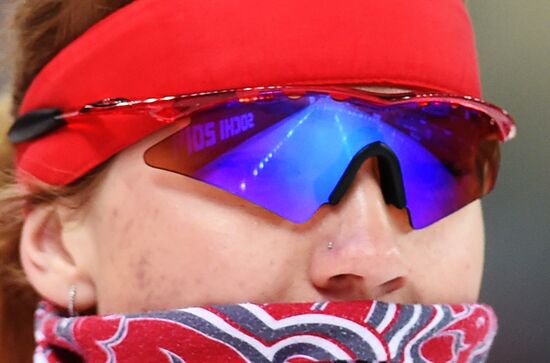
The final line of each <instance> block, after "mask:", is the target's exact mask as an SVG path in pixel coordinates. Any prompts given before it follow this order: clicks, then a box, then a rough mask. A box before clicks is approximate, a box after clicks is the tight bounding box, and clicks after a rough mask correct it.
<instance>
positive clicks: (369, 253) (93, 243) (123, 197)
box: [68, 127, 484, 314]
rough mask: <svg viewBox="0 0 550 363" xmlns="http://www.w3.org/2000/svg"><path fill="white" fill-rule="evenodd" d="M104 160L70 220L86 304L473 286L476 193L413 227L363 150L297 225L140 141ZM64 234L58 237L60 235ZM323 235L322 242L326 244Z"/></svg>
mask: <svg viewBox="0 0 550 363" xmlns="http://www.w3.org/2000/svg"><path fill="white" fill-rule="evenodd" d="M173 129H174V127H171V128H168V129H164V130H161V131H159V132H158V133H156V134H154V135H152V136H150V137H148V138H146V139H144V140H142V141H141V142H139V143H138V144H135V145H134V146H132V147H130V148H128V149H126V150H125V151H124V152H122V153H120V154H119V155H118V156H117V157H116V158H114V160H113V161H112V162H111V164H110V166H109V167H108V169H107V171H106V175H105V178H104V179H103V180H102V182H101V184H100V185H99V187H98V189H97V191H96V192H95V194H94V198H92V200H91V202H90V204H89V205H88V206H87V213H85V214H82V215H81V216H80V217H79V219H78V221H77V223H74V225H73V226H72V228H73V230H77V233H78V236H79V237H78V240H76V239H75V240H74V241H69V242H70V243H75V244H78V248H77V249H75V252H74V253H76V254H78V253H80V254H82V256H80V257H79V258H77V259H76V260H78V261H81V262H80V263H81V265H82V266H81V268H82V270H83V271H84V272H85V273H86V274H87V276H88V277H89V279H90V281H92V282H93V285H94V288H95V299H96V305H97V311H98V313H101V314H104V313H131V312H141V311H146V310H165V309H171V308H180V307H187V306H197V305H209V304H223V303H239V302H255V303H264V302H298V301H320V300H358V299H377V300H383V301H390V302H398V303H466V302H474V301H475V300H476V299H477V297H478V292H479V288H480V281H481V274H482V266H483V249H484V235H483V220H482V214H481V204H480V202H479V201H476V202H474V203H472V204H470V205H468V206H467V207H465V208H463V209H461V210H460V211H458V212H456V213H454V214H452V215H450V216H448V217H447V218H445V219H443V220H441V221H439V222H437V223H435V224H434V225H432V226H430V227H427V228H425V229H422V230H413V229H412V228H411V227H410V225H409V223H408V217H407V213H406V211H405V210H399V209H397V208H395V207H394V206H392V205H387V204H385V202H384V198H383V196H382V193H381V190H380V187H379V184H378V173H377V166H376V160H375V159H372V158H371V159H369V160H367V161H366V162H365V163H364V164H363V166H362V169H361V170H360V172H358V173H357V175H356V177H355V180H354V182H353V184H352V186H351V187H350V189H349V190H348V191H347V193H346V195H345V196H344V198H343V199H342V200H341V201H340V203H339V204H338V205H335V206H329V205H324V206H323V207H321V209H319V210H318V211H317V212H316V214H315V215H314V216H313V218H312V219H311V220H309V221H308V222H307V223H305V224H301V225H297V224H293V223H291V222H289V221H287V220H284V219H282V218H281V217H278V216H276V215H274V214H272V213H270V212H268V211H266V210H264V209H262V208H260V207H258V206H255V205H253V204H252V203H250V202H247V201H245V200H243V199H240V198H238V197H236V196H233V195H230V194H229V193H227V192H224V191H221V190H218V189H216V188H214V187H212V186H209V185H206V184H204V183H201V182H199V181H196V180H193V179H191V178H188V177H185V176H182V175H178V174H175V173H171V172H167V171H162V170H157V169H153V168H151V167H149V166H147V165H146V164H145V163H144V161H143V153H144V151H145V150H146V149H147V148H148V147H150V146H151V145H153V144H154V143H155V142H156V141H159V140H161V139H162V138H164V137H166V136H167V135H168V134H170V132H172V131H173ZM69 242H68V243H69ZM329 243H330V245H331V247H332V248H329Z"/></svg>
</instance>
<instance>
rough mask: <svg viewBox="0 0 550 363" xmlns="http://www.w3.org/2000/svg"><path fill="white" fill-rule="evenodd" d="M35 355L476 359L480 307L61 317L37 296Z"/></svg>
mask: <svg viewBox="0 0 550 363" xmlns="http://www.w3.org/2000/svg"><path fill="white" fill-rule="evenodd" d="M35 318H36V323H35V324H36V332H35V336H36V340H37V343H38V345H37V348H36V351H35V362H47V363H53V362H56V363H57V362H61V363H65V362H112V363H114V362H140V363H147V362H170V363H183V362H186V363H195V362H254V363H256V362H288V363H305V362H334V361H342V362H415V363H416V362H437V363H439V362H483V361H485V359H486V358H487V354H488V351H489V348H490V346H491V343H492V341H493V338H494V336H495V333H496V329H497V321H496V316H495V314H494V312H493V310H492V309H491V308H490V307H488V306H486V305H478V304H470V305H467V304H464V305H444V304H437V305H404V304H391V303H384V302H379V301H354V302H320V303H288V304H261V305H258V304H250V303H246V304H235V305H218V306H210V307H191V308H184V309H178V310H168V311H158V312H147V313H141V314H126V315H122V314H115V315H105V316H99V315H89V316H79V317H66V316H64V313H63V311H62V310H56V308H55V307H54V306H53V305H51V304H50V303H47V302H41V303H40V305H39V307H38V309H37V311H36V314H35Z"/></svg>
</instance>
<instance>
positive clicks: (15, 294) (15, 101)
mask: <svg viewBox="0 0 550 363" xmlns="http://www.w3.org/2000/svg"><path fill="white" fill-rule="evenodd" d="M130 2H131V0H25V1H23V0H21V1H14V3H13V4H12V11H11V12H12V13H11V14H10V16H9V19H8V22H7V27H6V28H7V32H9V35H10V36H9V38H11V39H13V40H12V41H10V42H11V43H12V44H10V45H9V47H8V48H11V52H8V53H9V54H10V56H11V60H10V63H11V65H10V69H9V71H8V73H9V77H10V79H11V84H12V92H11V99H10V101H8V102H3V103H2V102H0V125H2V127H1V128H0V132H2V135H5V129H6V125H9V124H10V118H12V117H13V115H15V114H16V112H17V109H18V108H19V105H20V103H21V100H22V98H23V96H24V94H25V92H26V90H27V88H28V87H29V85H30V83H31V82H32V80H33V79H34V77H35V76H36V75H37V73H38V72H39V71H40V70H41V69H42V68H43V67H44V65H45V64H46V63H48V62H49V61H50V60H51V59H52V58H53V57H54V56H55V55H56V54H57V53H58V52H59V51H60V50H61V49H62V48H64V47H65V46H66V45H67V44H69V43H70V42H72V41H73V40H74V39H75V38H77V37H78V36H79V35H80V34H82V33H83V32H84V31H85V30H86V29H88V28H89V27H90V26H91V25H93V24H94V23H96V22H97V21H99V20H100V19H102V18H104V17H105V16H107V15H108V14H110V13H112V12H113V11H115V10H117V9H119V8H121V7H122V6H124V5H126V4H128V3H130ZM4 48H6V47H4ZM10 113H11V115H12V117H10V116H9V115H10ZM0 142H1V148H0V153H1V155H0V168H1V172H0V179H1V180H0V362H31V361H32V352H33V350H34V339H33V312H34V309H35V308H36V303H37V301H38V296H37V294H36V292H35V291H34V290H33V289H32V287H31V286H30V285H29V283H28V281H27V279H26V278H25V275H24V272H23V270H22V268H21V263H20V256H19V240H20V235H21V228H22V225H23V222H24V217H23V206H25V205H30V206H32V205H38V204H44V203H54V202H57V201H58V200H61V199H67V198H73V197H75V196H78V197H82V196H83V195H85V194H87V192H89V191H90V190H91V189H92V185H94V184H95V183H94V180H96V179H98V174H99V171H100V170H101V169H102V168H99V169H98V170H96V171H95V172H93V173H91V174H89V175H88V176H87V177H86V178H84V179H81V180H79V181H77V182H76V183H74V184H72V185H71V186H68V187H63V188H54V187H50V186H47V185H37V188H33V192H32V193H23V192H22V191H21V188H18V187H17V184H16V183H15V180H14V176H13V174H14V173H13V164H12V161H11V160H12V155H11V152H10V149H9V148H8V147H7V141H6V140H5V138H3V137H2V138H0ZM78 201H80V202H82V201H83V199H82V198H78Z"/></svg>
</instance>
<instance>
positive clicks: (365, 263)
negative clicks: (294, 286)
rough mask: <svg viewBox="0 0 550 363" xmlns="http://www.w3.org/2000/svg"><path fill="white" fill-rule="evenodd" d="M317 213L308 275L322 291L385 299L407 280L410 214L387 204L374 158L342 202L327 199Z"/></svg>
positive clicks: (339, 297) (349, 297) (328, 294)
mask: <svg viewBox="0 0 550 363" xmlns="http://www.w3.org/2000/svg"><path fill="white" fill-rule="evenodd" d="M314 218H315V219H317V220H318V222H319V225H320V229H319V236H320V237H319V241H316V245H315V246H314V247H313V252H312V254H311V260H310V266H309V275H310V279H311V282H312V284H313V285H314V286H315V288H316V289H317V290H318V291H319V292H320V293H321V294H322V295H323V297H325V298H327V299H330V300H356V299H381V298H383V297H384V296H385V295H387V294H389V293H392V292H394V291H396V290H399V289H401V288H402V287H403V286H405V284H406V283H407V275H408V270H409V269H408V266H407V263H406V261H405V260H404V258H403V256H402V254H401V251H400V248H399V243H398V242H399V235H400V234H401V233H403V230H402V228H403V226H408V220H407V216H406V214H405V212H404V211H399V210H397V209H396V208H395V207H393V206H389V205H386V203H385V201H384V197H383V194H382V191H381V188H380V173H379V170H378V163H377V160H376V159H375V158H370V159H367V160H366V161H365V162H364V163H363V164H362V166H361V168H360V169H359V170H358V172H357V174H356V176H355V178H354V180H353V182H352V184H351V185H350V187H349V189H348V190H347V192H346V194H345V195H344V196H343V197H342V199H341V200H340V202H339V203H338V204H337V205H334V206H333V205H324V206H323V207H322V208H321V209H320V210H318V211H317V213H316V215H315V216H314ZM409 228H410V227H409Z"/></svg>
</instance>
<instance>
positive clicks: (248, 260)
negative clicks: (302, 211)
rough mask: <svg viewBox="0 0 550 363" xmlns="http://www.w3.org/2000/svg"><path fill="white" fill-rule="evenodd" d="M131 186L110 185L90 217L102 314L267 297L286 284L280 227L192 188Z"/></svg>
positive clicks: (285, 259) (286, 273) (288, 276)
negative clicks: (97, 244)
mask: <svg viewBox="0 0 550 363" xmlns="http://www.w3.org/2000/svg"><path fill="white" fill-rule="evenodd" d="M176 177H177V178H181V177H179V176H176ZM188 189H190V188H188ZM131 190H132V192H131V193H130V192H129V191H128V190H126V189H125V188H124V187H122V188H121V187H115V186H112V187H111V188H110V192H109V193H108V194H109V196H108V198H104V200H105V202H104V203H100V204H101V207H102V210H103V211H104V214H103V218H102V219H101V220H96V221H95V222H94V223H95V225H96V226H98V228H96V229H95V239H96V240H97V241H101V242H100V248H99V259H100V261H101V263H100V265H101V266H102V268H101V270H99V271H98V272H97V275H96V278H95V280H96V288H97V296H98V306H97V308H98V312H99V313H102V314H105V313H116V312H125V313H132V312H140V311H146V310H163V309H170V308H180V307H184V306H196V305H205V304H213V303H215V304H221V303H234V302H242V301H265V300H269V297H268V296H267V295H268V294H270V293H271V292H272V291H276V290H277V289H278V288H283V287H284V286H288V285H289V279H290V273H289V272H287V271H286V269H285V268H284V266H288V265H289V263H290V262H289V259H290V258H291V256H288V255H287V254H285V250H284V249H277V248H276V247H277V245H281V243H280V241H281V240H282V239H283V240H284V238H285V237H284V236H283V235H282V234H281V233H280V231H279V230H278V229H275V228H273V229H268V228H265V226H262V225H259V224H258V222H257V220H255V222H254V220H253V219H252V217H253V216H246V215H243V214H242V213H239V211H238V210H235V208H236V207H235V206H234V205H233V206H231V205H229V204H228V205H224V204H223V203H219V202H215V201H211V200H210V199H209V200H203V199H201V198H200V197H199V196H200V193H193V191H190V192H189V193H185V192H182V190H185V189H179V188H178V190H170V189H162V188H157V189H155V190H157V191H156V192H151V190H153V189H152V188H151V186H150V185H148V183H144V184H143V185H140V184H134V185H133V186H132V189H131ZM147 190H148V191H149V192H147ZM115 191H116V192H115ZM136 195H139V198H138V197H135V196H136ZM122 206H123V207H122ZM276 231H279V232H278V233H275V232H276ZM278 241H279V243H277V242H278ZM283 243H284V242H283ZM275 261H276V263H275ZM271 276H278V279H277V282H276V283H273V281H271ZM276 284H278V285H280V286H278V285H276Z"/></svg>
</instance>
